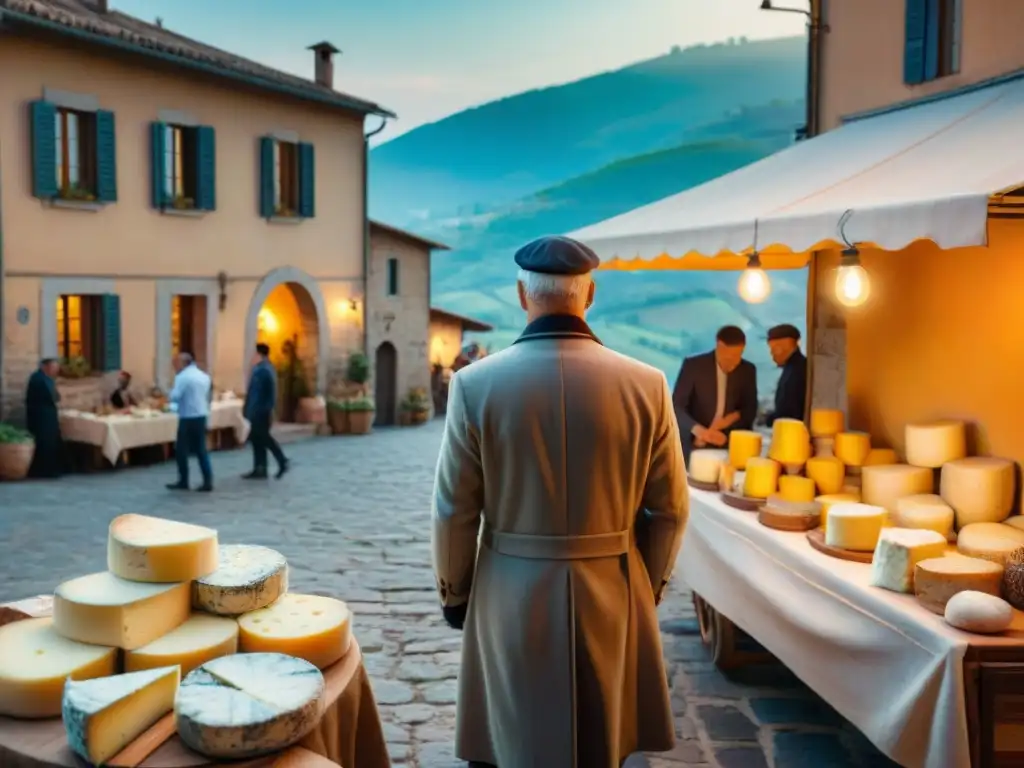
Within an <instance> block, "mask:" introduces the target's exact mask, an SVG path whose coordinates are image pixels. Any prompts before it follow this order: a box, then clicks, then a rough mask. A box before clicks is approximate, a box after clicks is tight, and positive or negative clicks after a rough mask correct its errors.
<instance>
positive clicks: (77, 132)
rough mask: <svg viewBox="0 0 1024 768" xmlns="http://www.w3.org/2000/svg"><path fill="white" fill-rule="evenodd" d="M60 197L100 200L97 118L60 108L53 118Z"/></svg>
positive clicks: (58, 193) (89, 114) (85, 113)
mask: <svg viewBox="0 0 1024 768" xmlns="http://www.w3.org/2000/svg"><path fill="white" fill-rule="evenodd" d="M53 121H54V123H53V130H54V137H55V140H54V149H55V151H56V156H55V158H54V160H55V164H56V168H57V195H58V196H59V197H62V198H64V199H67V200H82V201H91V200H95V199H96V115H95V114H91V113H89V112H76V111H74V110H72V109H64V108H58V109H57V110H55V112H54V116H53Z"/></svg>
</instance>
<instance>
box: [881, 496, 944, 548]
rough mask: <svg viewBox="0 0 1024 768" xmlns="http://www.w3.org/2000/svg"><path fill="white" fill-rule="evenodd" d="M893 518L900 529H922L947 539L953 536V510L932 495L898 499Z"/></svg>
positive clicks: (938, 497) (940, 498) (939, 497)
mask: <svg viewBox="0 0 1024 768" xmlns="http://www.w3.org/2000/svg"><path fill="white" fill-rule="evenodd" d="M894 517H895V522H896V525H898V526H900V527H901V528H923V529H925V530H929V531H935V532H936V533H941V534H942V535H943V536H945V537H946V538H947V539H949V538H950V537H951V536H952V535H953V509H952V508H951V507H950V506H949V505H948V504H947V503H946V502H944V501H943V500H942V497H941V496H938V495H936V494H934V493H919V494H915V495H914V496H904V497H903V498H902V499H898V500H897V501H896V514H895V516H894Z"/></svg>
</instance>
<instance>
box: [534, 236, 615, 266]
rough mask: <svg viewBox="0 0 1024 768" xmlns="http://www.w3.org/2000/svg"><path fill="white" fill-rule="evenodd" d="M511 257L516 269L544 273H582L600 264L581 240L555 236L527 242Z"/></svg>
mask: <svg viewBox="0 0 1024 768" xmlns="http://www.w3.org/2000/svg"><path fill="white" fill-rule="evenodd" d="M515 260H516V264H517V265H519V268H520V269H525V270H526V271H528V272H542V273H544V274H547V275H585V274H587V273H588V272H592V271H593V270H595V269H597V268H598V266H599V265H600V264H601V259H599V258H598V257H597V254H596V253H594V252H593V251H592V250H590V248H588V247H587V246H585V245H584V244H583V243H579V242H577V241H575V240H573V239H571V238H568V237H561V236H559V235H548V236H546V237H540V238H537V239H536V240H534V241H533V242H531V243H527V244H526V245H524V246H523V247H522V248H520V249H519V250H518V251H516V255H515Z"/></svg>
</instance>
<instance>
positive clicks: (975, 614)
mask: <svg viewBox="0 0 1024 768" xmlns="http://www.w3.org/2000/svg"><path fill="white" fill-rule="evenodd" d="M945 618H946V623H947V624H949V625H950V626H951V627H956V628H957V629H962V630H963V631H965V632H975V633H977V634H983V635H991V634H995V633H997V632H1003V631H1005V630H1007V629H1009V628H1010V624H1012V623H1013V608H1012V607H1010V604H1009V603H1008V602H1006V601H1005V600H1003V599H1002V598H1001V597H996V596H995V595H990V594H987V593H985V592H974V591H972V590H964V591H963V592H957V593H956V594H955V595H953V596H952V597H951V598H949V602H948V603H946V613H945Z"/></svg>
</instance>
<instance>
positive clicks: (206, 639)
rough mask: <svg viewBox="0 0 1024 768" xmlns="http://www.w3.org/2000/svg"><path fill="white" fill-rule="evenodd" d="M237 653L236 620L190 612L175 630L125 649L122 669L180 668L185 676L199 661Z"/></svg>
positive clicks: (126, 670) (200, 662) (131, 670)
mask: <svg viewBox="0 0 1024 768" xmlns="http://www.w3.org/2000/svg"><path fill="white" fill-rule="evenodd" d="M237 652H238V622H237V621H235V620H234V619H232V618H226V617H224V616H211V615H209V614H205V613H193V614H192V616H191V618H189V620H188V621H186V622H185V623H184V624H182V625H181V626H180V627H178V628H177V629H174V630H171V631H170V632H168V633H167V634H166V635H164V636H163V637H159V638H157V639H156V640H154V641H153V642H151V643H150V644H149V645H144V646H142V647H141V648H138V649H136V650H134V651H125V654H124V671H125V672H138V671H140V670H143V669H159V668H160V667H171V666H178V667H181V674H182V675H187V674H188V673H189V672H191V671H192V670H193V669H195V668H196V667H198V666H199V665H200V664H205V663H206V662H208V661H210V660H211V659H216V658H219V657H221V656H230V655H231V654H232V653H237Z"/></svg>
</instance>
